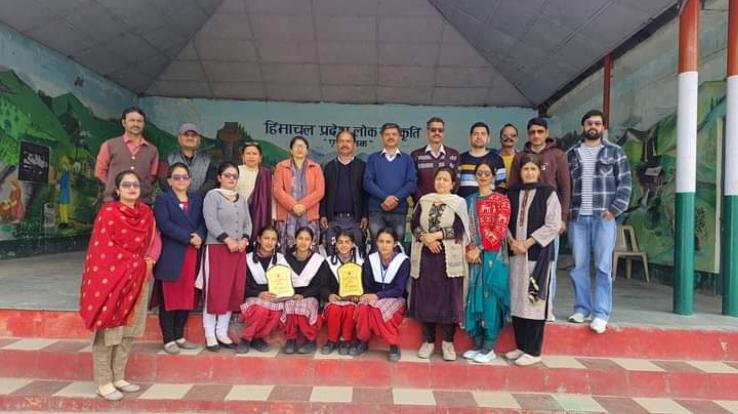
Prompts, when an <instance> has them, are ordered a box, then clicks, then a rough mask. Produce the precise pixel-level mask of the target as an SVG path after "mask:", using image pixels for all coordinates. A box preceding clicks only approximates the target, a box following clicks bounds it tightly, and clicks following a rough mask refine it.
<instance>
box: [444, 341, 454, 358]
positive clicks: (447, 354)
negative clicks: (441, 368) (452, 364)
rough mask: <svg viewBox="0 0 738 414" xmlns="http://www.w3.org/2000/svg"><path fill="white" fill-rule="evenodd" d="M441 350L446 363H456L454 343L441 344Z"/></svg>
mask: <svg viewBox="0 0 738 414" xmlns="http://www.w3.org/2000/svg"><path fill="white" fill-rule="evenodd" d="M441 350H442V351H443V360H444V361H456V350H455V349H454V343H453V342H446V341H443V342H441Z"/></svg>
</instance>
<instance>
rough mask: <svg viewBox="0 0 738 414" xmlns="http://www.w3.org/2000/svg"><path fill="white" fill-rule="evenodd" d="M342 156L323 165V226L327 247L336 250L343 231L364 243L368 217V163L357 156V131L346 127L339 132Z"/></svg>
mask: <svg viewBox="0 0 738 414" xmlns="http://www.w3.org/2000/svg"><path fill="white" fill-rule="evenodd" d="M336 152H338V156H337V157H336V158H334V159H332V160H331V161H328V162H327V163H326V164H325V165H324V166H323V176H324V178H325V196H324V197H323V200H321V201H320V226H321V227H322V228H323V230H325V231H326V240H325V248H326V252H327V253H328V254H329V255H330V254H333V244H334V243H335V240H334V239H335V237H336V235H337V234H338V233H340V232H341V231H348V232H351V233H352V234H353V235H354V240H355V242H356V245H357V246H358V248H360V246H363V240H364V231H365V230H366V227H367V224H368V222H369V220H368V218H367V217H368V214H367V200H366V196H365V194H364V190H363V185H362V181H363V178H364V168H365V167H366V163H365V162H364V161H362V160H360V159H358V158H356V156H355V155H356V135H354V133H353V132H351V131H348V130H343V131H341V132H339V133H338V135H336Z"/></svg>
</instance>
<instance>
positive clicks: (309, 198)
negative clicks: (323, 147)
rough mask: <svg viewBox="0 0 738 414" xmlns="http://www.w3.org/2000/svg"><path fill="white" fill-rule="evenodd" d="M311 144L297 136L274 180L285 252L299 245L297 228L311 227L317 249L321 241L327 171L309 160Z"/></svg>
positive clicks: (281, 237) (277, 166) (278, 165)
mask: <svg viewBox="0 0 738 414" xmlns="http://www.w3.org/2000/svg"><path fill="white" fill-rule="evenodd" d="M309 149H310V144H308V141H307V139H306V138H305V137H302V136H299V135H297V136H295V137H293V138H292V140H291V141H290V155H291V157H290V158H289V159H286V160H284V161H281V162H279V163H278V164H277V165H276V167H275V168H274V182H273V183H272V187H273V191H274V199H275V201H276V203H277V211H276V212H277V221H276V227H277V230H278V231H279V239H280V240H281V241H282V246H281V247H282V253H285V252H286V251H287V250H288V249H289V248H290V247H292V246H293V245H294V244H295V231H296V230H297V229H299V228H301V227H309V228H310V229H311V230H312V231H313V233H314V235H315V237H314V238H313V250H315V245H316V244H317V242H318V240H320V223H319V219H320V211H319V210H320V200H321V199H322V198H323V195H324V194H325V181H324V179H323V170H322V169H321V168H320V165H319V164H318V163H316V162H315V161H312V160H310V159H308V150H309Z"/></svg>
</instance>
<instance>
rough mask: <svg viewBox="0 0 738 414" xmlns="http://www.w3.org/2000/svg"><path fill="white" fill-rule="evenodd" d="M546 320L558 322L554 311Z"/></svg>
mask: <svg viewBox="0 0 738 414" xmlns="http://www.w3.org/2000/svg"><path fill="white" fill-rule="evenodd" d="M546 322H556V316H555V315H554V314H553V313H549V314H548V318H546Z"/></svg>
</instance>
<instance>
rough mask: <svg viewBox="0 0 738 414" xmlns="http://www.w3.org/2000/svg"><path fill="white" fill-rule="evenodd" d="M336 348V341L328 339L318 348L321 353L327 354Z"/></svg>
mask: <svg viewBox="0 0 738 414" xmlns="http://www.w3.org/2000/svg"><path fill="white" fill-rule="evenodd" d="M335 349H336V343H335V342H333V341H328V342H326V343H325V345H323V348H322V349H321V350H320V353H321V354H323V355H329V354H331V353H333V351H334V350H335Z"/></svg>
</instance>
